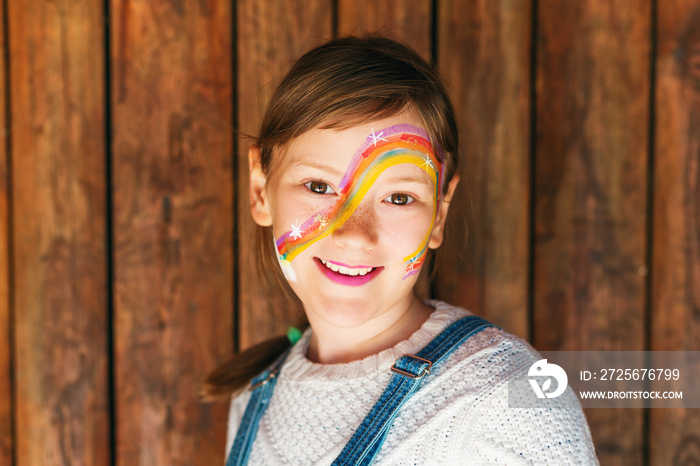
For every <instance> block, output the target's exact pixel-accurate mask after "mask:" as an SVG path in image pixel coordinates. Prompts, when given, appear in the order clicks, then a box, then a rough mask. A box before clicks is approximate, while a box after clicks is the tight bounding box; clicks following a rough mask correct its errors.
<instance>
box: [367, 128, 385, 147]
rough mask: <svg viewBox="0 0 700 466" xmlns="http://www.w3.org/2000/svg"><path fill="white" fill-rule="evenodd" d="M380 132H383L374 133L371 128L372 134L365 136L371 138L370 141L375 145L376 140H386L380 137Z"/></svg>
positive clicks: (382, 132) (381, 132)
mask: <svg viewBox="0 0 700 466" xmlns="http://www.w3.org/2000/svg"><path fill="white" fill-rule="evenodd" d="M382 134H384V131H380V132H379V134H374V128H372V135H371V136H367V137H368V138H372V143H374V145H375V146H376V145H377V141H386V139H384V138H383V137H382Z"/></svg>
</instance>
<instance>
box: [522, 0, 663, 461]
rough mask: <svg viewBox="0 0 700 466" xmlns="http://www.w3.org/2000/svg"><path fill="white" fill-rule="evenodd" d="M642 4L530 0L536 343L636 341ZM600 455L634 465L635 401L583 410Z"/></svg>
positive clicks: (642, 167) (644, 49) (642, 201)
mask: <svg viewBox="0 0 700 466" xmlns="http://www.w3.org/2000/svg"><path fill="white" fill-rule="evenodd" d="M650 8H651V2H650V1H649V0H639V1H637V0H634V1H632V0H628V1H619V2H612V3H611V2H608V1H603V0H591V1H588V2H570V1H567V0H561V1H548V2H539V11H538V19H537V21H538V25H539V28H538V31H537V70H536V71H537V84H536V85H537V96H536V101H537V104H536V112H537V117H536V125H537V126H536V133H537V140H536V152H535V156H536V160H535V225H534V226H535V238H534V239H535V249H534V251H533V254H534V260H535V264H534V277H533V279H534V293H535V295H534V303H535V308H534V322H535V335H534V341H535V346H536V347H537V348H538V349H540V350H643V349H644V339H645V326H644V309H645V304H646V302H645V280H646V278H645V274H646V268H647V264H646V246H647V241H648V238H647V233H646V231H647V222H648V218H647V215H646V209H647V199H648V198H647V194H648V193H647V189H648V175H649V173H648V157H649V154H648V141H649V134H648V128H649V92H650V78H649V69H650V63H649V56H650V47H651V11H650ZM587 416H588V420H589V423H590V426H591V430H592V433H593V438H594V443H595V445H596V450H597V453H598V455H599V459H600V462H601V464H606V465H617V464H630V465H636V464H641V463H642V454H643V447H642V443H643V441H644V432H643V430H642V412H641V410H631V409H625V410H600V409H598V410H590V411H588V412H587Z"/></svg>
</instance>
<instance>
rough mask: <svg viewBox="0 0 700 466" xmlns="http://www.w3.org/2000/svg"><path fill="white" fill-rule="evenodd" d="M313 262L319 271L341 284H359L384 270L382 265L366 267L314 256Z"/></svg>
mask: <svg viewBox="0 0 700 466" xmlns="http://www.w3.org/2000/svg"><path fill="white" fill-rule="evenodd" d="M314 259H315V262H316V264H317V265H318V266H319V268H320V269H321V271H322V272H323V273H324V274H325V275H326V277H328V278H329V279H331V280H332V281H334V282H335V283H339V284H341V285H348V286H359V285H364V284H365V283H367V282H369V281H370V280H372V279H373V278H374V277H376V276H377V275H379V273H380V272H381V271H382V270H384V267H367V266H359V267H357V266H355V267H352V266H348V265H347V264H340V263H338V262H331V261H325V260H323V259H320V258H318V257H315V258H314Z"/></svg>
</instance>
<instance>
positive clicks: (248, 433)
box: [226, 348, 291, 466]
mask: <svg viewBox="0 0 700 466" xmlns="http://www.w3.org/2000/svg"><path fill="white" fill-rule="evenodd" d="M290 350H291V348H289V349H287V350H286V351H285V352H284V353H282V355H281V356H280V357H279V358H277V360H276V361H275V362H274V363H273V364H272V366H270V368H269V369H267V370H266V371H265V372H263V373H262V374H260V375H258V376H257V377H255V378H254V379H253V380H252V381H251V386H250V390H252V393H251V395H250V400H249V401H248V405H247V406H246V409H245V413H243V419H242V420H241V424H240V425H239V426H238V432H237V433H236V439H235V440H234V441H233V446H232V447H231V451H230V452H229V455H228V459H227V460H226V466H242V465H245V464H247V463H248V457H249V456H250V451H251V450H252V447H253V441H254V440H255V435H256V434H257V433H258V426H259V425H260V419H261V418H262V416H263V414H265V410H266V409H267V406H268V405H269V404H270V398H272V392H273V390H274V389H275V384H276V383H277V375H278V374H279V371H280V369H281V368H282V364H283V363H284V360H285V359H287V355H288V354H289V351H290Z"/></svg>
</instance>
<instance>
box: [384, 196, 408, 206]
mask: <svg viewBox="0 0 700 466" xmlns="http://www.w3.org/2000/svg"><path fill="white" fill-rule="evenodd" d="M414 200H415V199H413V198H412V197H411V196H409V195H408V194H406V193H394V194H392V195H391V196H389V197H387V198H386V199H384V202H390V203H392V204H394V205H407V204H410V203H412V202H413V201H414Z"/></svg>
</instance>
